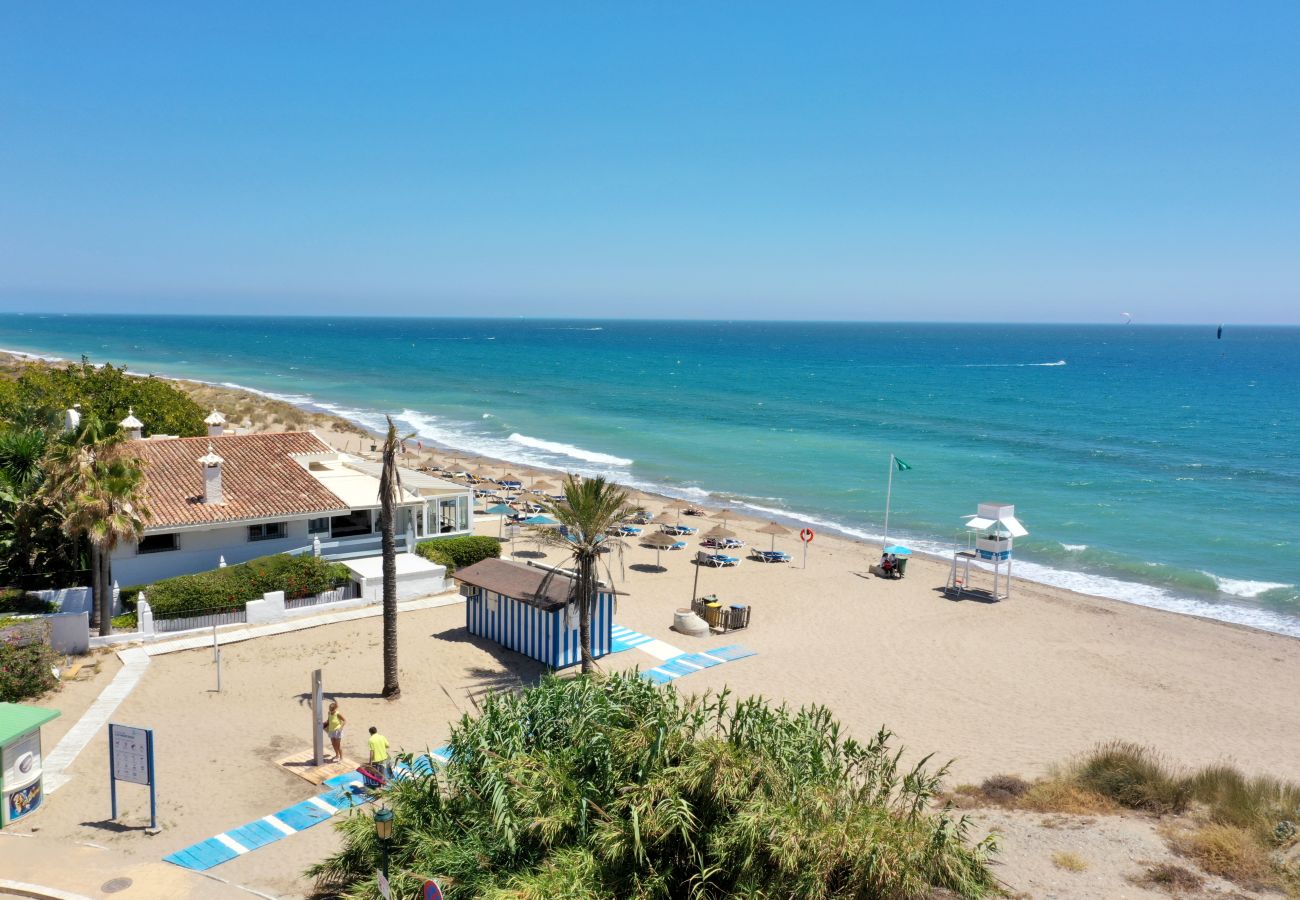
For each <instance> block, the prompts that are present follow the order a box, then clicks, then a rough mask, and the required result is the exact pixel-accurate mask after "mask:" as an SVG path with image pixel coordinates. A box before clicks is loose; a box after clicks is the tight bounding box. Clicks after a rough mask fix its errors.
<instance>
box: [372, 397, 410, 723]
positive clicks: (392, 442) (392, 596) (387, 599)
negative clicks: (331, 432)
mask: <svg viewBox="0 0 1300 900" xmlns="http://www.w3.org/2000/svg"><path fill="white" fill-rule="evenodd" d="M385 418H386V419H388V434H387V435H385V437H384V451H383V460H384V466H383V469H382V470H380V473H379V503H380V511H379V546H380V552H381V553H382V554H383V572H384V690H383V697H384V699H385V700H396V699H397V698H398V697H400V696H401V695H402V688H401V685H399V684H398V683H397V539H396V536H395V531H396V529H395V528H394V519H395V513H396V504H397V501H398V500H399V499H400V498H401V495H402V475H401V472H400V471H399V470H398V468H397V454H398V452H399V451H400V450H401V449H402V442H403V441H404V440H406V439H407V438H410V437H411V435H409V434H408V435H407V436H406V437H405V438H401V437H398V436H397V426H396V425H394V424H393V417H392V416H385Z"/></svg>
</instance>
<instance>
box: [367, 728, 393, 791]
mask: <svg viewBox="0 0 1300 900" xmlns="http://www.w3.org/2000/svg"><path fill="white" fill-rule="evenodd" d="M366 743H367V744H369V745H370V764H371V765H372V766H374V767H376V768H378V769H379V770H380V771H381V772H383V773H384V778H386V779H389V778H392V777H393V767H392V766H391V765H389V764H388V738H386V737H384V736H383V735H382V734H380V733H379V729H378V728H376V727H375V726H373V725H371V726H370V739H369V740H368V741H366Z"/></svg>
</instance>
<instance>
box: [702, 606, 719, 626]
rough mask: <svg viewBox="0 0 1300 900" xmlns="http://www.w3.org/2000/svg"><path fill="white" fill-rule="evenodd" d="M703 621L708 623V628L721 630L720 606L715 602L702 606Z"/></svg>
mask: <svg viewBox="0 0 1300 900" xmlns="http://www.w3.org/2000/svg"><path fill="white" fill-rule="evenodd" d="M704 621H706V622H708V623H709V627H710V628H721V627H722V604H721V603H719V602H718V601H717V600H714V601H713V602H711V603H706V604H704Z"/></svg>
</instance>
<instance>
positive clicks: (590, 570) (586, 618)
mask: <svg viewBox="0 0 1300 900" xmlns="http://www.w3.org/2000/svg"><path fill="white" fill-rule="evenodd" d="M595 566H596V561H595V560H594V559H593V558H592V557H590V556H588V555H585V554H584V555H583V557H582V559H581V561H580V562H579V563H578V643H580V644H581V645H582V674H584V675H586V674H588V673H589V672H591V670H592V669H593V668H594V667H595V664H596V663H595V660H594V659H592V656H591V608H592V605H593V601H594V599H595V596H596V579H595Z"/></svg>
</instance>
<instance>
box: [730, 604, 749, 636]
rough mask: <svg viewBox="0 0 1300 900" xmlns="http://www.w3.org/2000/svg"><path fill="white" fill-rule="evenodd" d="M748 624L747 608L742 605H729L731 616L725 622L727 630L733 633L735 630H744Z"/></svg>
mask: <svg viewBox="0 0 1300 900" xmlns="http://www.w3.org/2000/svg"><path fill="white" fill-rule="evenodd" d="M748 624H749V607H748V606H746V605H745V604H743V603H733V604H732V605H731V616H730V617H729V618H728V620H727V630H728V631H735V630H736V629H737V628H744V627H745V626H747V625H748Z"/></svg>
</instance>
